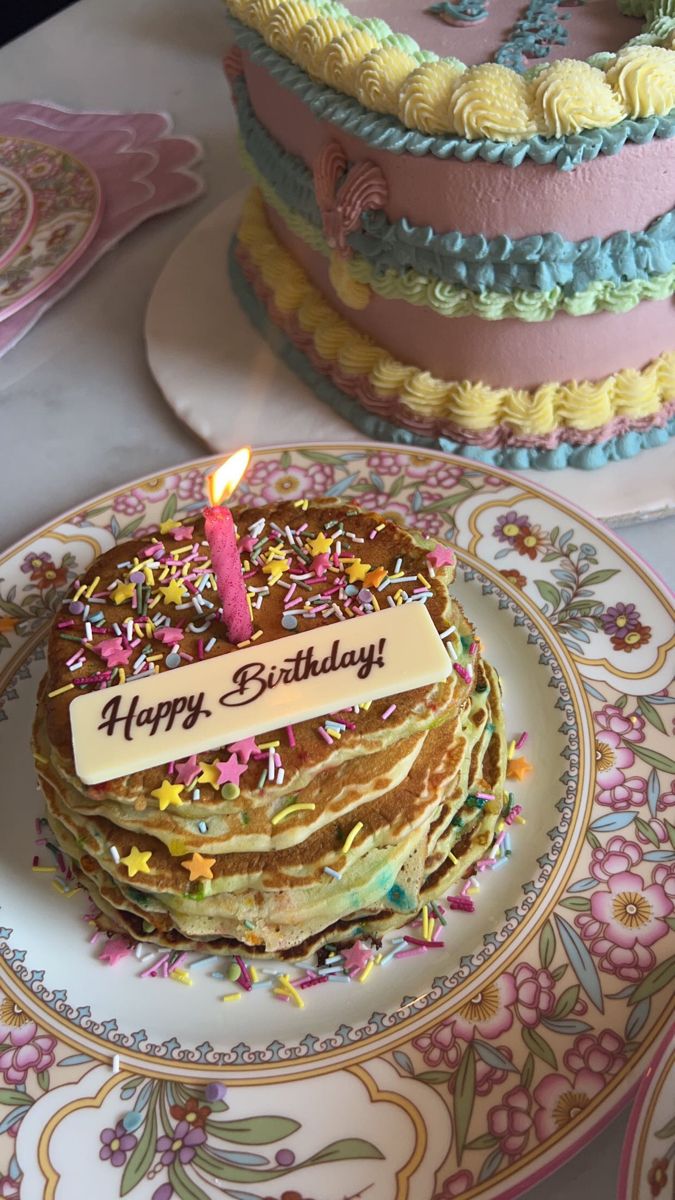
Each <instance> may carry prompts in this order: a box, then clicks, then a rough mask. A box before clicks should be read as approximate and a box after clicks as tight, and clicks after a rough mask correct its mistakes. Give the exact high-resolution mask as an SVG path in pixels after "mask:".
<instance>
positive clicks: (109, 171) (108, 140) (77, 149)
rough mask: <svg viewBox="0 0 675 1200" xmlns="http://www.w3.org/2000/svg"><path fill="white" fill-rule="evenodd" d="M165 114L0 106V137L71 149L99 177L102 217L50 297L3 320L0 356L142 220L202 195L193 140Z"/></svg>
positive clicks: (24, 104)
mask: <svg viewBox="0 0 675 1200" xmlns="http://www.w3.org/2000/svg"><path fill="white" fill-rule="evenodd" d="M172 128H173V122H172V119H171V117H170V116H169V115H168V114H167V113H161V112H150V113H121V112H74V111H72V110H70V109H66V108H60V107H59V106H58V105H55V104H48V103H39V102H36V101H12V102H11V103H7V104H0V136H3V135H4V136H13V137H23V138H33V139H35V140H36V141H40V142H48V143H49V144H50V145H52V146H59V147H61V148H62V149H64V150H68V151H70V152H71V153H72V154H74V155H75V156H76V157H77V158H80V159H82V160H83V162H85V163H86V164H87V165H88V166H89V167H90V168H91V170H93V171H94V173H95V174H96V175H97V177H98V180H99V183H100V185H101V190H102V193H103V216H102V219H101V223H100V225H99V227H98V230H97V232H96V235H95V237H94V238H93V239H92V241H91V243H90V244H89V246H88V247H87V249H86V250H85V252H84V253H83V254H82V255H81V257H80V258H78V259H77V261H76V262H75V263H74V264H73V266H72V268H71V269H70V270H69V271H68V272H67V273H66V274H64V275H63V276H62V277H61V278H60V279H59V280H58V282H55V283H54V284H53V285H52V286H51V287H50V288H49V290H48V291H46V292H44V293H43V294H42V295H40V296H38V297H36V299H35V300H33V301H31V302H30V303H28V304H26V305H25V306H24V307H23V308H21V309H20V310H19V311H18V312H16V313H15V314H14V315H13V316H11V317H8V318H7V319H6V320H5V321H2V322H0V357H1V356H2V355H3V354H6V352H7V351H8V350H9V349H11V347H12V346H14V345H16V343H17V342H18V341H19V339H20V338H22V337H23V336H24V334H25V333H27V332H28V330H29V329H31V328H32V326H33V325H34V324H35V322H36V321H37V320H38V319H39V317H41V316H42V313H43V312H45V311H46V309H48V308H49V307H50V306H51V305H52V304H54V303H55V302H56V301H57V300H59V299H60V298H61V296H63V295H65V293H66V292H68V291H70V289H71V288H72V287H73V285H74V284H75V283H77V281H78V280H79V279H81V278H82V276H83V275H85V274H86V272H87V271H88V270H89V268H90V267H91V266H93V264H94V263H95V262H96V261H97V259H99V258H100V257H101V255H102V254H105V252H106V250H109V249H110V248H111V247H112V246H114V245H115V243H116V242H118V241H119V240H120V239H121V238H123V237H124V236H125V234H127V233H129V232H130V231H131V230H132V229H135V228H136V226H137V225H140V223H141V221H145V220H146V218H147V217H152V216H154V215H155V214H156V213H162V212H167V211H168V210H169V209H171V208H176V207H178V206H179V205H182V204H187V203H188V202H189V201H190V200H194V199H195V198H196V197H197V196H199V195H201V193H202V192H203V191H204V181H203V180H202V179H201V177H200V176H199V175H197V174H195V172H194V171H193V170H192V167H193V166H194V165H195V163H197V162H198V161H199V160H200V158H201V156H202V147H201V145H200V143H199V142H198V141H196V139H195V138H192V137H186V136H182V135H181V136H170V135H171V130H172Z"/></svg>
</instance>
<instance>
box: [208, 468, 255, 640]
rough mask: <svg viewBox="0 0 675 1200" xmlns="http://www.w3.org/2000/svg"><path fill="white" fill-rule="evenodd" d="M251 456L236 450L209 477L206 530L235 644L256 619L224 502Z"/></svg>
mask: <svg viewBox="0 0 675 1200" xmlns="http://www.w3.org/2000/svg"><path fill="white" fill-rule="evenodd" d="M250 457H251V452H250V450H248V449H243V450H237V452H236V454H232V455H231V456H230V458H228V459H226V460H225V462H224V463H223V464H222V466H220V467H219V468H218V470H217V471H214V473H213V475H210V476H209V480H208V488H209V498H210V500H211V505H210V506H209V507H208V508H205V509H204V532H205V534H206V540H207V542H208V543H209V549H210V551H211V565H212V567H213V573H214V575H215V577H216V586H217V588H218V595H219V597H220V602H221V604H222V609H223V624H224V626H225V629H226V632H227V638H228V641H230V642H232V643H233V644H234V645H238V644H239V643H240V642H246V641H248V639H249V638H250V637H251V634H252V633H253V622H252V621H251V612H250V609H249V603H248V597H247V594H246V584H245V582H244V576H243V572H242V569H241V560H240V558H239V549H238V547H237V531H236V529H235V527H234V521H233V519H232V513H231V512H230V510H229V508H222V507H221V505H222V504H223V502H224V501H226V500H229V498H230V496H231V495H232V493H233V492H234V490H235V488H236V486H237V484H238V483H239V481H240V479H241V478H242V476H243V475H244V472H245V471H246V468H247V466H248V463H249V459H250Z"/></svg>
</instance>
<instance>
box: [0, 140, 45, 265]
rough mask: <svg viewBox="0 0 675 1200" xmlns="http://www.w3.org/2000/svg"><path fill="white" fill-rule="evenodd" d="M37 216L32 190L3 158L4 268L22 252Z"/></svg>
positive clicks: (0, 260)
mask: <svg viewBox="0 0 675 1200" xmlns="http://www.w3.org/2000/svg"><path fill="white" fill-rule="evenodd" d="M35 215H36V214H35V201H34V199H33V193H32V191H31V189H30V188H29V186H28V184H27V183H26V181H25V180H24V179H22V178H21V176H20V175H17V174H16V173H15V172H14V171H10V170H9V167H6V166H4V165H3V162H2V155H1V154H0V267H4V266H5V265H6V264H7V263H8V262H9V261H10V259H12V258H13V257H14V255H15V254H17V253H18V252H19V251H20V250H21V247H22V246H23V244H24V242H25V241H26V240H27V238H28V236H29V234H30V231H31V229H32V228H33V224H34V222H35Z"/></svg>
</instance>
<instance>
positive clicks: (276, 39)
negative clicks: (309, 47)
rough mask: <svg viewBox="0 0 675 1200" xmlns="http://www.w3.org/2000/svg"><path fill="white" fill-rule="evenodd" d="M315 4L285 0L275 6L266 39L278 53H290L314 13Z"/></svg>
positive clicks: (304, 0) (299, 0)
mask: <svg viewBox="0 0 675 1200" xmlns="http://www.w3.org/2000/svg"><path fill="white" fill-rule="evenodd" d="M314 11H315V9H314V6H313V5H312V4H308V3H306V0H283V3H281V4H279V5H278V7H277V8H275V10H274V12H273V13H272V16H271V18H270V21H269V25H268V26H267V35H266V40H267V42H268V43H269V45H270V46H271V47H272V49H273V50H276V51H277V53H278V54H289V53H290V50H291V46H292V45H293V41H294V39H295V36H296V34H297V33H298V30H299V29H302V26H303V25H306V24H307V22H308V21H309V20H310V19H311V18H312V16H313V15H314Z"/></svg>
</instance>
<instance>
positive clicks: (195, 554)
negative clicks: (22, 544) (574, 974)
mask: <svg viewBox="0 0 675 1200" xmlns="http://www.w3.org/2000/svg"><path fill="white" fill-rule="evenodd" d="M233 514H234V517H235V521H236V524H237V530H238V535H239V551H240V559H241V565H242V570H243V573H244V578H245V581H246V587H247V591H248V597H249V601H250V604H251V613H252V617H253V628H254V634H253V637H254V638H255V639H256V641H257V642H267V641H270V640H274V639H280V638H284V637H287V636H290V635H291V634H292V633H295V632H301V631H303V630H305V629H308V628H312V627H316V626H317V625H325V624H326V623H330V624H331V625H335V627H336V629H337V628H338V627H339V625H340V623H341V622H343V621H349V620H355V619H358V618H359V617H363V616H366V615H368V614H369V613H372V612H374V611H376V610H378V609H379V608H382V607H384V606H387V605H389V606H391V605H399V604H412V603H415V604H424V605H426V608H427V611H428V612H429V614H430V616H431V618H432V620H433V623H434V625H435V627H436V629H437V631H438V633H439V634H440V635H441V637H442V638H443V640H444V645H445V647H446V650H447V653H448V655H449V657H450V659H451V661H452V670H451V671H450V673H449V675H448V677H447V679H445V680H444V681H442V682H440V683H435V684H430V685H427V686H425V687H420V688H416V689H414V690H411V691H405V692H400V693H398V694H397V695H394V696H390V697H387V698H385V699H383V700H374V701H372V702H371V703H366V704H363V705H361V706H360V707H359V706H358V705H354V706H351V707H349V708H347V709H341V710H340V711H337V712H334V713H332V714H330V715H329V716H328V717H324V718H316V719H313V720H309V721H303V722H299V723H297V724H296V725H294V726H292V727H288V728H280V729H278V730H275V731H273V732H271V733H267V734H264V735H259V736H256V737H251V738H247V739H244V740H243V741H239V742H236V743H231V744H229V745H227V744H226V745H223V746H222V747H221V748H219V749H218V750H216V751H210V752H208V753H206V754H197V755H195V756H193V757H192V758H189V759H187V760H185V761H182V762H173V763H167V764H165V765H163V766H157V767H152V768H149V769H146V770H144V771H137V772H135V773H133V774H128V775H121V776H119V777H118V778H115V779H111V780H108V781H105V782H104V783H100V784H96V785H90V786H88V785H86V784H84V783H83V782H82V781H81V780H80V779H79V778H78V777H77V774H76V770H75V765H74V758H73V747H72V740H71V731H70V719H69V707H70V704H71V703H72V701H73V699H74V698H75V696H77V695H78V694H80V693H81V692H83V691H88V690H91V689H92V688H104V687H105V688H107V687H114V686H118V685H120V684H124V683H125V682H126V681H127V680H128V679H129V678H133V677H136V676H138V675H145V674H149V673H151V672H158V671H160V672H161V671H164V670H169V669H173V667H174V665H177V664H179V663H181V664H182V663H187V662H191V661H195V660H198V659H201V658H206V657H208V658H212V657H217V656H219V655H224V654H228V653H231V652H232V651H233V650H234V649H236V647H234V646H232V645H231V644H230V643H229V642H228V641H227V640H226V636H225V628H224V625H223V623H222V614H221V609H220V601H219V597H218V593H217V590H216V587H215V579H214V576H213V573H212V569H211V561H210V552H209V546H208V543H207V542H206V540H205V537H204V527H203V521H202V518H201V517H200V516H198V517H196V518H195V519H194V520H190V521H185V522H183V523H177V522H174V521H167V522H165V523H164V524H163V525H161V526H160V529H159V531H158V533H157V534H156V535H149V536H147V537H144V538H141V539H137V540H135V541H130V542H126V543H124V544H122V545H120V546H116V547H114V548H113V549H112V550H110V551H108V552H107V553H105V554H103V555H102V556H100V557H99V558H98V559H97V560H96V561H95V562H94V563H93V564H92V565H91V567H90V568H89V569H88V571H87V572H86V574H83V575H82V576H81V578H80V579H79V580H78V581H77V582H76V584H75V585H74V587H73V588H72V589H71V592H70V594H69V596H68V597H67V598H66V600H65V601H64V605H63V615H62V616H60V617H58V618H57V619H56V620H55V622H54V625H53V627H52V630H51V633H50V638H49V646H48V655H47V662H48V665H47V673H46V676H45V679H44V680H43V682H42V685H41V687H40V692H39V698H38V704H37V711H36V716H35V726H34V754H35V761H36V765H37V770H38V775H39V778H40V781H41V783H42V787H43V791H44V794H45V798H46V804H47V814H48V821H49V824H50V826H51V829H52V831H53V834H54V837H55V839H56V841H57V843H58V845H59V846H60V847H61V849H62V850H63V851H64V852H65V853H66V854H67V856H68V857H69V860H70V862H71V864H72V870H73V873H74V875H75V877H76V878H77V879H78V880H79V881H80V882H81V883H82V884H83V886H84V887H85V888H86V890H87V891H88V892H89V894H90V895H91V897H92V900H93V901H94V903H95V905H96V907H97V909H98V912H99V914H100V915H99V917H98V918H97V919H98V922H99V924H100V926H101V927H102V928H105V929H107V930H109V931H118V932H120V933H123V934H124V935H127V936H129V937H130V938H132V939H137V940H143V941H146V942H152V943H157V944H159V945H163V946H167V947H171V948H175V949H192V950H199V951H211V952H213V953H233V954H246V955H248V956H250V957H254V958H255V957H263V958H264V957H276V958H285V959H289V960H298V959H301V958H304V957H305V956H306V955H307V954H308V953H309V952H311V951H315V950H317V949H319V948H320V947H322V946H324V945H326V944H339V943H342V942H346V941H350V940H351V941H353V940H354V939H355V938H357V937H366V938H367V937H370V938H379V937H380V936H381V934H382V933H383V932H385V931H386V930H388V929H394V928H397V927H400V926H402V925H404V924H406V923H407V922H409V921H410V920H411V919H412V918H413V917H414V916H415V915H416V914H417V913H418V912H419V911H420V909H421V907H422V906H423V905H424V904H426V903H428V902H433V901H434V900H436V899H437V898H438V897H440V896H442V895H443V894H444V893H445V892H447V890H448V888H449V887H451V886H452V885H453V883H455V882H456V881H457V880H459V879H461V878H462V877H464V876H466V874H467V872H470V871H471V869H472V867H473V864H474V863H476V862H477V861H478V860H483V859H485V857H486V855H487V854H488V852H489V849H490V846H491V845H492V843H493V841H494V836H495V830H496V828H497V826H498V823H499V822H500V820H501V818H502V815H503V813H504V811H505V806H506V804H507V803H508V802H507V797H506V792H505V773H506V771H505V768H506V739H505V732H504V717H503V711H502V703H501V688H500V683H499V679H498V676H497V674H496V672H495V671H494V670H493V668H492V667H491V666H490V664H489V663H488V662H487V661H486V660H485V658H484V657H483V654H482V648H481V644H480V641H479V639H478V637H477V635H476V633H475V631H474V629H473V627H472V626H471V624H470V622H469V621H468V620H467V618H466V617H465V615H464V613H463V612H462V609H461V607H460V606H459V604H458V603H457V601H456V599H454V597H453V596H452V593H451V590H450V589H451V584H452V580H453V577H454V557H453V555H452V553H451V552H449V551H448V550H447V548H445V547H443V546H442V545H441V544H439V543H436V542H429V541H426V540H425V539H423V538H422V537H421V536H420V535H419V534H417V533H416V532H414V531H413V530H410V529H404V528H402V527H400V526H398V525H397V524H395V523H394V522H392V521H390V520H387V519H385V518H383V517H381V516H379V515H378V514H375V513H366V512H363V511H361V510H359V509H358V508H356V507H354V506H353V505H347V504H343V503H339V502H337V501H332V500H313V501H311V502H307V501H302V502H299V503H298V502H296V503H293V502H285V503H280V504H277V505H268V506H266V507H264V508H254V507H246V506H240V507H238V508H235V509H233ZM296 805H302V806H303V807H302V808H296ZM286 810H291V811H289V812H288V814H287V815H286ZM279 814H284V815H283V816H282V817H281V818H279ZM275 817H277V820H276V821H275V820H274V818H275Z"/></svg>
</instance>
